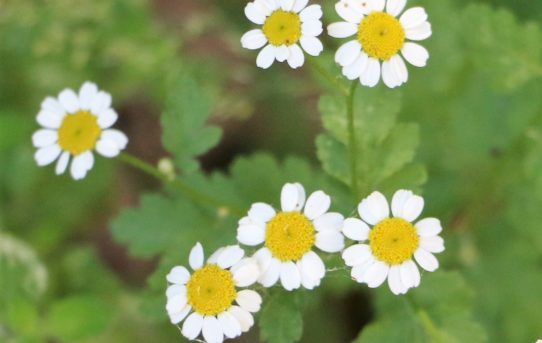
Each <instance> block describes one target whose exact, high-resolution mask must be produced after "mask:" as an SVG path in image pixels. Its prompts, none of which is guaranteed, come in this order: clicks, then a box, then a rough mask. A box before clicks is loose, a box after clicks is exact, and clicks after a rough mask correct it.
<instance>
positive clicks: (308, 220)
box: [237, 183, 344, 291]
mask: <svg viewBox="0 0 542 343" xmlns="http://www.w3.org/2000/svg"><path fill="white" fill-rule="evenodd" d="M280 201H281V208H282V212H278V213H277V212H275V210H274V209H273V207H271V206H270V205H268V204H264V203H256V204H253V205H252V207H251V208H250V211H249V212H248V216H247V217H244V218H242V219H241V220H240V221H239V228H238V229H237V240H238V241H239V242H241V243H242V244H246V245H250V246H257V245H260V244H262V243H264V244H265V246H264V247H262V248H261V249H260V250H258V251H257V252H256V254H255V255H254V257H255V258H256V259H257V260H258V263H259V264H260V269H261V272H262V273H261V276H260V278H259V280H258V281H259V282H260V283H261V284H262V285H263V286H264V287H271V286H273V285H274V284H275V283H277V281H278V280H279V279H280V281H281V283H282V286H283V287H284V288H285V289H286V290H288V291H291V290H293V289H297V288H299V287H300V286H303V287H305V288H307V289H313V288H315V287H317V286H319V285H320V281H321V280H322V278H323V277H324V275H325V274H326V269H325V266H324V262H323V261H322V259H321V258H320V257H319V256H318V255H317V254H316V253H315V252H314V251H312V248H313V246H316V247H317V248H319V249H320V250H323V251H325V252H330V253H331V252H339V251H341V250H342V249H343V247H344V236H343V235H342V233H341V227H342V224H343V220H344V217H343V216H342V215H341V214H339V213H333V212H327V211H328V209H329V207H330V205H331V199H330V197H329V196H328V195H327V194H325V193H324V192H322V191H317V192H314V193H312V194H311V195H310V196H309V198H308V199H307V202H306V203H305V190H304V188H303V186H302V185H300V184H299V183H293V184H292V183H287V184H286V185H284V187H283V188H282V193H281V197H280ZM303 206H304V207H305V208H304V209H303ZM302 209H303V212H301V210H302Z"/></svg>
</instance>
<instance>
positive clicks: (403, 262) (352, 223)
mask: <svg viewBox="0 0 542 343" xmlns="http://www.w3.org/2000/svg"><path fill="white" fill-rule="evenodd" d="M423 206H424V201H423V198H421V197H420V196H417V195H414V194H413V193H412V192H411V191H406V190H399V191H397V192H395V194H394V196H393V199H392V202H391V212H392V214H393V216H392V217H390V208H389V206H388V202H387V200H386V198H385V197H384V195H382V194H381V193H379V192H374V193H372V194H371V195H369V196H368V197H367V198H365V199H364V200H363V201H362V202H361V203H360V204H359V206H358V212H359V215H360V217H361V219H362V220H359V219H356V218H348V219H346V220H345V221H344V227H343V233H344V235H345V236H346V237H348V238H350V239H352V240H355V241H359V242H360V243H359V244H355V245H352V246H350V247H348V248H346V249H345V250H344V252H343V254H342V257H343V259H344V262H345V263H346V265H347V266H350V267H353V268H352V278H354V279H355V280H356V281H358V282H360V283H366V284H367V285H368V286H369V287H371V288H376V287H378V286H380V285H381V284H382V283H383V282H384V281H385V280H386V279H388V284H389V286H390V289H391V291H392V292H393V293H395V294H404V293H406V292H407V291H408V290H409V289H410V288H413V287H418V286H419V284H420V272H419V270H418V267H417V266H416V264H415V263H414V260H415V261H416V262H417V263H418V264H419V265H420V267H422V268H423V269H425V270H426V271H429V272H433V271H435V270H436V269H437V268H438V266H439V263H438V260H437V259H436V258H435V256H434V255H433V254H434V253H440V252H442V251H444V241H443V239H442V238H441V237H440V236H439V235H438V234H439V233H440V232H441V231H442V227H441V225H440V221H439V220H438V219H435V218H425V219H422V220H419V221H418V222H416V223H415V224H413V222H414V221H415V220H416V219H417V218H418V216H419V215H420V214H421V212H422V210H423ZM369 226H372V228H370V227H369Z"/></svg>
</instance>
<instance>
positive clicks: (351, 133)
mask: <svg viewBox="0 0 542 343" xmlns="http://www.w3.org/2000/svg"><path fill="white" fill-rule="evenodd" d="M357 86H358V81H353V82H352V85H351V86H350V90H349V91H348V94H347V95H346V115H347V120H348V150H349V152H350V180H351V187H352V192H353V193H354V197H355V198H356V200H358V199H357V198H358V197H359V194H360V190H359V186H358V178H357V175H358V161H357V158H358V152H357V142H356V128H355V122H354V95H355V94H356V87H357Z"/></svg>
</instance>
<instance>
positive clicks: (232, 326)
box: [166, 243, 262, 343]
mask: <svg viewBox="0 0 542 343" xmlns="http://www.w3.org/2000/svg"><path fill="white" fill-rule="evenodd" d="M244 255H245V252H244V250H243V249H241V248H240V247H239V246H237V245H234V246H227V247H223V248H220V249H218V250H217V251H216V252H215V253H214V254H212V255H211V257H209V259H208V260H207V263H206V264H204V256H203V247H202V246H201V244H200V243H197V244H196V245H195V246H194V247H193V248H192V251H191V252H190V256H189V259H188V261H189V264H190V267H191V268H192V269H193V270H194V272H193V273H192V274H190V272H189V271H188V269H186V268H185V267H182V266H177V267H174V268H173V269H171V272H170V273H169V274H168V275H167V281H168V283H169V284H170V285H169V287H168V289H167V292H166V296H167V305H166V310H167V312H168V315H169V318H170V320H171V323H173V324H179V323H180V322H182V321H183V320H184V323H183V325H182V329H181V333H182V334H183V335H184V336H185V337H186V338H188V339H190V340H194V339H196V338H197V337H198V336H199V335H200V333H201V334H202V336H203V339H204V340H205V341H206V342H207V343H221V342H223V341H224V337H226V338H235V337H238V336H240V335H241V333H243V332H247V331H248V330H249V329H250V328H251V327H252V325H253V324H254V318H253V317H252V314H251V313H255V312H258V311H259V310H260V306H261V303H262V298H261V297H260V295H259V294H258V293H256V292H255V291H252V290H248V289H245V290H238V288H239V287H241V288H242V287H247V286H250V285H252V284H254V283H255V282H256V280H257V279H258V277H259V275H260V270H259V267H258V263H257V262H256V260H254V259H253V258H243V257H244ZM185 318H186V319H185Z"/></svg>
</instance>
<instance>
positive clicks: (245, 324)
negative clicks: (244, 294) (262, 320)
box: [228, 306, 254, 332]
mask: <svg viewBox="0 0 542 343" xmlns="http://www.w3.org/2000/svg"><path fill="white" fill-rule="evenodd" d="M228 313H229V314H231V315H232V316H234V317H235V318H236V319H237V321H238V322H239V324H240V325H241V331H243V332H247V331H248V330H250V328H251V327H252V325H254V318H253V317H252V315H251V314H250V312H248V311H245V310H243V309H242V308H240V307H239V306H232V307H230V309H229V310H228Z"/></svg>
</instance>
